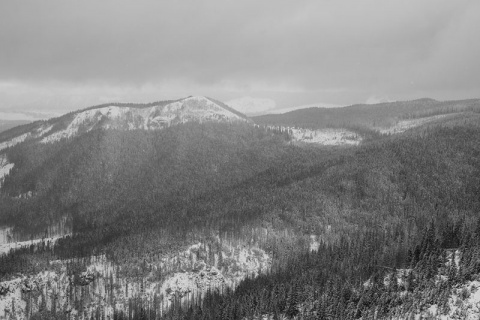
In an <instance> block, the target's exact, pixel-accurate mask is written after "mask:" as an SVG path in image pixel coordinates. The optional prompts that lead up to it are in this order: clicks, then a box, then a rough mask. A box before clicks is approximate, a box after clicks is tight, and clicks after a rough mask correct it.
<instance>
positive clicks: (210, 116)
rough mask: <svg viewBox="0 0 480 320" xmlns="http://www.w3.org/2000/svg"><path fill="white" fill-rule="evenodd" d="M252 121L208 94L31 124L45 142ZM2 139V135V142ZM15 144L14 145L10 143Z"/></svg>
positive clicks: (32, 134) (31, 134) (34, 134)
mask: <svg viewBox="0 0 480 320" xmlns="http://www.w3.org/2000/svg"><path fill="white" fill-rule="evenodd" d="M234 121H248V118H247V117H246V116H245V115H243V114H241V113H240V112H238V111H236V110H233V109H231V108H229V107H228V106H227V105H225V104H223V103H222V102H220V101H216V100H214V99H211V98H207V97H204V96H189V97H186V98H183V99H179V100H171V101H159V102H153V103H148V104H125V103H110V104H104V105H99V106H94V107H91V108H87V109H83V110H79V111H76V112H72V113H69V114H66V115H64V116H62V117H59V118H55V119H50V120H48V121H45V122H38V123H37V125H36V126H33V128H32V127H29V128H28V130H26V131H28V132H23V131H22V132H19V133H18V134H15V135H14V136H15V137H16V136H20V135H25V134H27V135H28V137H32V138H41V142H42V143H49V142H55V141H58V140H60V139H64V138H70V137H73V136H76V135H78V134H80V133H85V132H88V131H91V130H94V129H117V130H158V129H163V128H166V127H170V126H173V125H177V124H181V123H186V122H200V123H202V122H234ZM2 140H6V139H2V137H1V136H0V141H2ZM8 145H11V144H8Z"/></svg>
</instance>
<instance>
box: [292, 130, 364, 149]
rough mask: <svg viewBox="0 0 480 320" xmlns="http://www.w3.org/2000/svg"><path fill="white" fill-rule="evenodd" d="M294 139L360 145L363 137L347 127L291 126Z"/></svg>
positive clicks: (329, 144) (307, 141) (334, 144)
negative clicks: (309, 127)
mask: <svg viewBox="0 0 480 320" xmlns="http://www.w3.org/2000/svg"><path fill="white" fill-rule="evenodd" d="M288 130H289V132H290V133H291V136H292V137H293V139H294V141H298V142H306V143H315V144H320V145H325V146H339V145H358V144H360V142H361V141H362V138H361V137H360V136H359V135H358V134H356V133H355V132H352V131H349V130H346V129H319V130H310V129H303V128H289V129H288Z"/></svg>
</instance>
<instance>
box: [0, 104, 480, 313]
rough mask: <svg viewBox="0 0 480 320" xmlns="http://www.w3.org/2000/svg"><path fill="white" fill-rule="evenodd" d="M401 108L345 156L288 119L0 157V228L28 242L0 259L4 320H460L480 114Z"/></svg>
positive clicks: (474, 108) (12, 151)
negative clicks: (399, 125)
mask: <svg viewBox="0 0 480 320" xmlns="http://www.w3.org/2000/svg"><path fill="white" fill-rule="evenodd" d="M166 103H167V102H166ZM419 103H420V104H424V103H427V104H428V103H430V102H428V101H427V102H425V101H420V102H417V104H419ZM126 106H128V105H126ZM148 106H149V107H150V105H148ZM99 107H105V106H99ZM135 107H136V108H141V107H142V106H135ZM351 108H354V106H352V107H351ZM362 108H363V107H362ZM405 109H406V110H407V111H408V112H407V111H404V112H403V113H402V116H399V115H398V114H397V113H396V112H391V113H388V112H387V111H385V114H386V116H385V117H384V118H382V119H377V118H374V119H372V118H370V117H367V116H365V117H363V118H362V119H360V120H359V123H357V124H356V123H349V124H348V125H344V127H347V128H350V129H351V130H354V131H355V132H357V134H359V135H362V134H364V135H365V137H366V138H365V139H364V140H363V141H362V142H361V143H360V144H359V145H354V146H347V145H340V146H322V145H316V144H306V143H299V142H297V141H295V139H294V137H293V136H292V135H291V133H290V131H289V130H290V129H289V127H288V123H287V122H288V118H287V116H286V115H285V116H283V118H282V119H281V122H275V121H280V120H278V119H277V120H275V119H274V120H275V121H274V120H271V119H270V120H269V119H268V118H267V117H265V118H264V120H262V121H266V122H265V123H261V121H257V119H254V121H255V122H258V123H259V124H258V125H254V124H253V123H251V122H248V121H237V122H208V121H207V122H201V123H199V122H187V123H182V124H178V125H175V126H169V127H166V128H164V129H162V130H141V129H135V130H122V129H119V128H114V129H105V128H103V127H101V126H99V127H98V128H97V127H95V126H93V127H92V128H93V129H91V130H85V132H82V131H81V130H80V131H79V134H77V135H75V136H72V137H68V138H65V139H61V140H59V141H57V142H55V143H39V139H36V138H31V139H26V140H25V141H23V142H21V143H18V144H15V145H11V146H8V147H7V148H5V149H4V150H2V151H0V152H1V156H2V157H4V158H5V159H7V160H8V162H9V163H14V166H13V168H12V169H11V171H10V173H9V174H8V175H6V176H5V178H4V179H3V181H2V183H1V190H0V193H1V195H0V225H2V226H8V228H9V229H8V237H10V238H9V241H8V242H19V243H20V242H21V243H26V244H25V245H23V246H19V247H15V248H12V249H11V250H9V251H7V252H5V253H4V254H0V282H1V283H0V299H2V298H3V297H10V296H13V295H14V294H15V292H19V298H18V299H17V300H15V299H16V298H15V299H13V298H12V299H13V300H12V304H11V305H8V307H5V310H7V309H8V311H5V312H4V315H5V317H6V319H14V316H15V315H17V314H18V312H17V311H16V310H18V309H19V308H21V309H22V310H25V312H24V314H25V318H27V319H77V318H78V319H80V318H81V319H84V318H85V319H91V318H93V319H107V318H110V319H397V318H398V319H404V318H409V317H415V315H419V314H422V312H423V313H424V314H425V312H427V311H428V310H430V309H429V308H431V307H432V306H435V308H436V312H437V313H442V314H449V312H453V309H452V308H454V307H455V308H458V310H457V311H455V312H457V313H458V316H459V317H460V318H461V317H462V313H461V312H463V311H462V308H461V303H462V301H467V300H468V299H469V298H470V296H471V295H474V294H475V292H474V291H472V290H471V288H470V287H468V286H466V284H469V283H474V282H475V281H477V280H479V278H478V276H479V274H480V215H479V213H480V125H479V124H480V119H479V117H478V103H477V104H475V103H474V102H472V101H467V102H466V103H465V104H464V105H462V107H459V106H458V102H456V103H455V104H453V107H449V106H448V105H447V104H445V103H444V104H441V105H440V106H438V108H437V109H434V108H432V109H431V110H430V111H428V112H427V113H425V112H424V113H420V112H417V111H418V106H417V105H416V104H414V105H413V106H412V107H411V108H410V107H409V108H405ZM86 110H91V109H86ZM395 110H397V109H395ZM412 110H417V111H415V112H417V113H414V112H413V111H412ZM432 110H436V111H435V112H434V111H432ZM304 112H305V111H298V112H297V113H294V117H293V118H291V119H290V121H291V126H292V127H294V126H301V124H302V121H303V120H302V119H303V118H302V117H303V114H302V113H304ZM372 114H373V113H372ZM379 114H380V115H381V113H375V115H376V117H379ZM438 114H445V115H447V116H446V117H445V118H442V119H441V120H437V119H436V120H435V121H434V122H429V123H428V124H422V125H420V126H417V127H412V128H411V129H409V130H407V131H405V132H402V133H398V134H381V133H376V134H374V135H373V134H371V132H372V131H373V130H374V129H372V128H374V127H375V126H376V124H375V126H374V125H373V122H375V123H378V121H380V122H381V121H385V123H387V122H389V121H390V118H395V119H400V120H402V121H403V120H405V119H417V118H424V117H434V116H436V115H438ZM72 116H74V114H73V115H70V116H69V117H72ZM311 118H312V117H311V115H307V119H311ZM400 120H398V121H400ZM268 121H270V122H268ZM352 121H353V120H352ZM269 123H270V124H271V126H270V125H268V124H269ZM319 123H320V122H319ZM385 123H384V124H385ZM367 124H371V126H370V127H369V126H367ZM42 125H44V124H43V123H42ZM62 126H63V127H65V125H63V124H62V125H59V127H60V128H63V127H62ZM323 126H324V125H323V124H321V123H320V124H317V125H316V127H315V125H312V129H318V128H322V127H323ZM339 126H342V125H341V124H340V123H338V124H334V125H333V127H339ZM27 129H28V130H30V127H28V128H27ZM11 130H17V131H18V130H25V129H19V128H14V129H11ZM17 131H6V132H4V133H1V134H0V137H1V138H2V139H3V140H7V139H10V138H11V136H12V135H16V134H17ZM5 232H6V231H5ZM35 239H43V240H42V241H37V240H35ZM34 240H35V241H34ZM6 243H7V242H6ZM39 275H41V276H39ZM184 275H188V276H185V277H184ZM188 277H189V278H188ZM16 279H17V280H16ZM18 279H21V280H18ZM41 279H43V280H41ZM45 279H47V280H45ZM170 279H175V281H174V282H169V281H170ZM192 279H193V280H192ZM15 281H17V282H15ZM42 281H43V282H42ZM172 281H173V280H172ZM182 281H183V282H185V283H187V282H188V281H190V282H188V283H195V285H196V287H195V288H194V289H192V288H191V287H188V285H186V287H188V288H187V289H185V288H184V287H182V286H181V283H183V282H182ZM14 283H18V287H14V285H13V284H14ZM167 284H168V287H165V286H167ZM17 289H18V290H17ZM5 299H6V298H5ZM455 299H456V300H455ZM457 300H458V301H460V302H458V301H457ZM9 301H10V300H9Z"/></svg>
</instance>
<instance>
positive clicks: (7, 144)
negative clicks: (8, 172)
mask: <svg viewBox="0 0 480 320" xmlns="http://www.w3.org/2000/svg"><path fill="white" fill-rule="evenodd" d="M30 135H31V134H30V132H27V133H24V134H22V135H20V136H18V137H15V138H13V139H11V140H9V141H5V142H2V143H0V151H2V150H3V149H6V148H9V147H13V146H14V145H16V144H19V143H20V142H23V141H25V139H27V138H28V137H29V136H30Z"/></svg>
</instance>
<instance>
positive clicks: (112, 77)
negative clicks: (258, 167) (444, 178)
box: [0, 0, 480, 108]
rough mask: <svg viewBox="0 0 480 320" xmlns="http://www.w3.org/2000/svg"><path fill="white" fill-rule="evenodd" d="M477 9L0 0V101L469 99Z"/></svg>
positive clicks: (477, 48)
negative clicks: (74, 98)
mask: <svg viewBox="0 0 480 320" xmlns="http://www.w3.org/2000/svg"><path fill="white" fill-rule="evenodd" d="M478 16H480V3H479V2H478V1H462V0H459V1H449V0H423V1H404V0H392V1H378V0H365V1H353V0H343V1H327V0H318V1H313V0H312V1H286V0H265V1H254V0H245V1H233V0H206V1H196V0H195V1H194V0H185V1H171V2H170V1H148V0H145V1H141V2H135V1H128V0H104V1H94V0H84V1H75V2H70V1H60V0H57V1H53V0H47V1H33V0H30V1H28V0H26V1H2V2H0V43H1V44H2V50H0V70H1V72H0V108H2V107H3V106H12V101H14V102H18V99H30V100H31V101H36V100H41V99H43V98H42V97H46V96H49V97H51V96H55V95H61V94H63V95H74V94H77V95H82V96H89V97H93V96H94V97H97V99H100V98H105V97H107V98H108V96H112V95H113V96H115V95H116V98H119V99H124V98H129V97H137V99H141V97H150V96H152V97H154V96H155V97H159V98H163V97H165V98H170V97H172V98H175V97H178V96H183V95H189V94H203V95H211V96H215V97H217V98H219V99H223V100H231V99H236V98H240V97H243V96H249V95H250V96H262V97H268V98H271V99H274V100H275V101H276V104H277V106H279V107H288V106H292V105H299V104H308V103H313V102H318V101H324V102H328V103H334V104H350V103H354V102H363V101H366V100H367V99H368V98H369V97H371V96H388V97H390V98H391V99H394V100H402V99H411V98H416V97H423V96H429V97H432V98H437V99H454V98H461V97H474V96H480V89H479V88H480V63H479V62H478V61H479V60H478V56H480V42H479V41H478V40H477V37H478V35H477V33H478V30H480V19H478ZM5 88H8V90H7V89H5ZM102 90H103V91H102ZM139 97H140V98H139ZM34 98H35V99H34ZM154 100H155V99H154ZM14 102H13V103H14ZM20 104H21V103H20ZM69 107H70V108H71V106H66V108H69Z"/></svg>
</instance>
